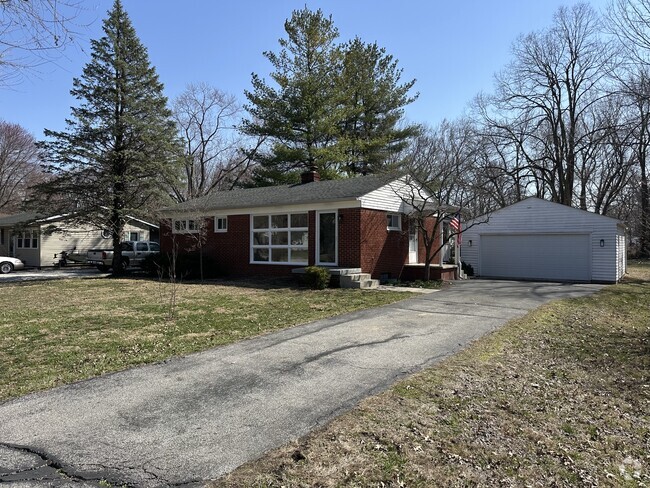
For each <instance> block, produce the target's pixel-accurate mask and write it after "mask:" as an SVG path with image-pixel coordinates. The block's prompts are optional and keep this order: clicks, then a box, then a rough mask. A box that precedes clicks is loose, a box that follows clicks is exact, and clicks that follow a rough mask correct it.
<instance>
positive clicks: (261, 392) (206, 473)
mask: <svg viewBox="0 0 650 488" xmlns="http://www.w3.org/2000/svg"><path fill="white" fill-rule="evenodd" d="M600 288H601V287H600V286H598V285H568V284H550V283H520V282H509V281H487V280H472V281H467V282H458V283H454V284H453V285H451V286H450V287H449V288H446V289H444V290H443V291H440V292H435V293H431V294H428V295H422V296H418V297H416V298H412V299H408V300H404V301H401V302H398V303H394V304H392V305H389V306H384V307H381V308H375V309H371V310H365V311H361V312H356V313H352V314H346V315H343V316H339V317H335V318H332V319H326V320H320V321H317V322H313V323H309V324H306V325H303V326H298V327H293V328H289V329H286V330H283V331H280V332H277V333H272V334H268V335H264V336H261V337H257V338H254V339H250V340H246V341H243V342H240V343H237V344H233V345H230V346H225V347H219V348H216V349H212V350H209V351H205V352H202V353H198V354H192V355H189V356H186V357H182V358H175V359H172V360H169V361H166V362H164V363H159V364H154V365H149V366H144V367H140V368H136V369H131V370H128V371H124V372H120V373H115V374H110V375H106V376H102V377H99V378H95V379H91V380H88V381H83V382H79V383H75V384H72V385H68V386H63V387H60V388H56V389H53V390H49V391H44V392H40V393H36V394H32V395H28V396H25V397H22V398H18V399H15V400H12V401H9V402H5V403H3V404H0V482H3V481H14V482H17V483H18V484H19V485H20V486H68V485H69V484H71V483H74V486H97V485H98V483H99V482H100V481H101V480H106V481H108V482H110V483H113V484H118V485H122V484H125V485H127V486H129V485H130V486H145V487H146V486H169V485H183V484H186V485H192V484H197V485H199V484H201V482H203V481H207V480H210V479H214V478H217V477H219V476H220V475H222V474H224V473H227V472H228V471H230V470H232V469H234V468H235V467H237V466H239V465H241V464H243V463H244V462H246V461H249V460H252V459H255V458H257V457H259V456H261V455H262V454H263V453H264V452H265V451H267V450H269V449H272V448H274V447H277V446H279V445H282V444H284V443H286V442H288V441H291V440H293V439H295V438H297V437H300V436H302V435H304V434H306V433H308V432H309V431H311V430H312V429H314V428H316V427H318V426H321V425H323V424H325V423H326V422H328V421H329V420H331V419H332V418H334V417H335V416H337V415H339V414H340V413H342V412H344V411H346V410H349V409H350V408H352V407H354V405H355V404H356V403H358V402H359V401H360V400H361V399H362V398H364V397H367V396H369V395H372V394H374V393H377V392H379V391H382V390H384V389H386V388H388V387H389V386H390V385H391V384H392V383H393V382H395V381H396V380H397V379H399V378H401V377H403V376H405V375H407V374H409V373H412V372H414V371H418V370H420V369H422V368H424V367H426V366H429V365H431V364H433V363H435V362H436V361H438V360H440V359H441V358H444V357H446V356H449V355H450V354H453V353H454V352H456V351H458V350H459V349H461V348H463V347H465V346H466V345H467V344H468V343H470V342H472V341H473V340H475V339H476V338H478V337H480V336H482V335H484V334H486V333H488V332H490V331H492V330H494V329H495V328H497V327H499V326H501V325H503V324H504V323H505V322H506V321H508V320H510V319H512V318H515V317H519V316H521V315H524V314H525V313H526V312H527V311H528V310H530V309H532V308H535V307H537V306H538V305H540V304H542V303H544V302H547V301H549V300H552V299H556V298H565V297H574V296H584V295H588V294H590V293H593V292H594V291H596V290H598V289H600ZM371 293H372V292H371Z"/></svg>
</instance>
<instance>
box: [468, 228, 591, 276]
mask: <svg viewBox="0 0 650 488" xmlns="http://www.w3.org/2000/svg"><path fill="white" fill-rule="evenodd" d="M589 240H590V238H589V235H588V234H526V235H521V234H509V235H485V234H482V235H481V262H480V266H481V271H480V273H481V275H482V276H486V277H494V278H513V279H529V280H550V281H589V280H591V259H590V253H591V251H590V245H589V244H590V243H589Z"/></svg>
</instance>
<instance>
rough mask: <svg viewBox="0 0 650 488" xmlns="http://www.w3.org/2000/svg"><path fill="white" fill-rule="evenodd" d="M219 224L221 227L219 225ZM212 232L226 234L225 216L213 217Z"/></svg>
mask: <svg viewBox="0 0 650 488" xmlns="http://www.w3.org/2000/svg"><path fill="white" fill-rule="evenodd" d="M220 222H222V223H223V225H222V226H221V225H220ZM214 231H215V232H228V216H227V215H215V216H214Z"/></svg>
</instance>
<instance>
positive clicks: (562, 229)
mask: <svg viewBox="0 0 650 488" xmlns="http://www.w3.org/2000/svg"><path fill="white" fill-rule="evenodd" d="M480 219H481V220H484V218H480ZM471 223H472V222H467V223H466V224H465V225H466V226H467V227H468V226H469V225H471ZM618 227H619V221H618V220H616V219H612V218H609V217H605V216H602V215H597V214H593V213H590V212H585V211H582V210H577V209H575V208H570V207H567V206H565V205H560V204H555V203H551V202H548V201H545V200H540V199H538V198H528V199H526V200H522V201H521V202H518V203H515V204H513V205H511V206H509V207H505V208H502V209H500V210H497V211H495V212H493V213H492V214H491V215H490V216H489V221H488V222H487V223H482V224H478V225H476V226H474V227H472V228H469V229H467V230H464V231H463V246H462V248H461V260H462V261H465V262H467V263H469V264H471V265H472V266H473V267H474V273H475V274H476V275H479V276H480V274H481V263H480V259H479V256H480V246H481V242H480V235H481V234H557V233H566V234H589V235H590V242H591V280H592V281H602V282H615V281H618V280H619V279H620V278H621V277H622V276H623V274H622V272H621V269H620V268H621V266H620V264H619V261H620V257H619V256H620V255H619V254H618V253H625V249H624V248H625V246H624V245H623V246H621V245H620V240H619V239H618V237H617V235H618V232H619V231H618ZM601 239H604V243H605V246H604V247H600V240H601ZM470 240H471V241H472V246H470V245H469V241H470ZM623 272H624V271H623Z"/></svg>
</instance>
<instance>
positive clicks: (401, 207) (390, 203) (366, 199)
mask: <svg viewBox="0 0 650 488" xmlns="http://www.w3.org/2000/svg"><path fill="white" fill-rule="evenodd" d="M412 192H413V189H412V187H411V186H410V185H408V184H407V183H406V182H404V181H402V180H395V181H393V182H391V183H388V184H387V185H384V186H382V187H381V188H378V189H376V190H374V191H371V192H370V193H366V194H365V195H363V196H362V197H361V198H360V199H359V200H360V201H361V208H369V209H372V210H385V211H386V212H399V213H407V212H409V211H410V210H411V207H410V205H408V204H407V203H406V202H408V201H409V200H410V197H411V193H412Z"/></svg>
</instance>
